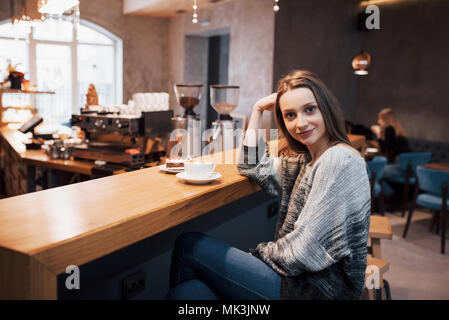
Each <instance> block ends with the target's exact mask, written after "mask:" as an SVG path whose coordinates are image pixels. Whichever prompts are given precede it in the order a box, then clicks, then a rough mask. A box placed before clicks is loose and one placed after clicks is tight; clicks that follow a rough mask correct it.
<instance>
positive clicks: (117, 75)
mask: <svg viewBox="0 0 449 320" xmlns="http://www.w3.org/2000/svg"><path fill="white" fill-rule="evenodd" d="M6 23H11V21H10V20H9V19H7V20H3V21H0V25H2V24H6ZM80 24H81V25H83V26H84V27H87V28H90V29H93V30H94V31H96V32H99V33H101V34H102V35H104V36H105V37H107V38H108V39H110V40H111V41H112V44H102V43H92V42H85V41H78V37H77V29H76V28H73V38H72V41H59V40H37V39H34V38H33V32H30V33H29V34H28V35H27V37H25V38H24V37H13V36H11V37H6V36H0V39H8V40H14V39H17V40H22V41H25V42H26V44H27V49H28V66H29V76H30V81H31V82H32V83H37V65H36V61H37V60H36V59H37V57H36V47H37V45H38V44H56V45H65V46H69V47H70V49H71V56H72V63H71V65H72V113H74V114H78V113H79V111H80V110H79V109H80V107H82V106H81V103H82V101H78V100H79V99H78V97H79V95H80V92H78V45H86V44H87V45H94V46H107V47H113V48H114V59H113V61H114V71H113V74H114V79H113V84H114V90H113V91H114V97H113V101H114V103H115V104H123V41H122V39H121V38H120V37H119V36H117V35H115V34H114V33H112V32H110V31H109V30H107V29H105V28H103V27H101V26H99V25H97V24H95V23H93V22H91V21H88V20H85V19H80Z"/></svg>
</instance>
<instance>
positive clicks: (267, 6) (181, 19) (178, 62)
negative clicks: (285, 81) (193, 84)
mask: <svg viewBox="0 0 449 320" xmlns="http://www.w3.org/2000/svg"><path fill="white" fill-rule="evenodd" d="M198 14H199V20H200V21H201V20H202V19H205V18H207V19H208V20H209V25H207V26H202V25H200V24H198V25H194V24H193V23H192V13H185V14H182V15H179V16H177V17H174V18H172V19H171V20H170V25H169V32H168V38H169V88H170V97H171V105H172V106H173V108H174V110H175V114H176V113H179V114H181V113H182V112H181V110H180V108H179V107H178V106H177V103H176V100H175V95H174V92H173V85H174V84H175V83H176V82H184V81H187V80H193V79H192V77H191V75H188V74H185V70H186V68H185V66H184V64H185V63H186V61H188V59H189V58H191V57H186V55H185V53H186V37H187V36H203V37H208V36H212V35H217V34H224V33H227V32H229V33H230V56H229V83H230V84H237V85H240V99H239V105H238V107H237V108H236V109H235V111H234V113H239V114H245V115H247V116H249V115H250V113H251V107H252V105H253V104H254V103H255V102H256V101H257V100H258V99H259V98H261V97H262V96H264V95H268V94H270V93H271V92H272V86H273V52H274V12H273V1H272V0H244V1H242V0H235V1H232V2H229V3H226V4H223V5H218V6H216V7H213V8H210V9H204V10H199V12H198ZM189 51H191V49H189ZM199 56H200V55H197V57H199ZM186 58H187V60H186ZM204 63H207V61H206V59H205V61H204ZM187 70H188V68H187ZM196 81H198V82H203V81H204V79H197V80H196ZM206 107H209V108H211V107H210V106H205V105H203V106H199V107H197V109H196V110H195V112H196V113H200V114H204V110H201V108H206ZM270 121H271V120H270V117H269V116H268V115H267V116H266V118H264V125H265V126H269V125H270Z"/></svg>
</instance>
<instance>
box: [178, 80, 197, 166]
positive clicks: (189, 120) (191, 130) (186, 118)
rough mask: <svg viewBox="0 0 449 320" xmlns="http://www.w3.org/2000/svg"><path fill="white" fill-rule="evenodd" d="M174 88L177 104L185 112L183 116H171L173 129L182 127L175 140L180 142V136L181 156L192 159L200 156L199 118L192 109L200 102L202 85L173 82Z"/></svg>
mask: <svg viewBox="0 0 449 320" xmlns="http://www.w3.org/2000/svg"><path fill="white" fill-rule="evenodd" d="M174 89H175V94H176V99H177V101H178V104H179V105H180V106H181V107H183V108H184V109H185V112H184V115H183V116H177V117H173V118H172V124H173V129H175V130H176V129H184V131H182V132H181V134H179V133H178V134H177V141H178V142H180V140H179V138H180V137H181V136H182V158H187V159H192V158H194V157H198V156H201V120H200V117H199V115H197V114H196V113H195V112H193V109H194V108H195V107H196V106H197V105H198V104H199V103H200V99H201V94H202V91H203V85H202V84H197V83H180V84H175V86H174ZM177 152H178V151H176V150H175V152H174V153H175V154H177Z"/></svg>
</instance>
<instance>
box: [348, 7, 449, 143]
mask: <svg viewBox="0 0 449 320" xmlns="http://www.w3.org/2000/svg"><path fill="white" fill-rule="evenodd" d="M379 8H380V30H376V31H369V32H364V33H363V37H362V46H363V48H364V49H365V50H366V51H368V52H369V53H370V54H371V56H372V67H371V70H370V73H369V75H367V76H365V77H360V78H359V79H358V80H357V84H358V90H357V106H358V107H357V115H356V119H357V121H358V122H360V123H363V124H365V125H369V124H372V123H374V122H376V121H377V117H376V114H377V112H378V111H380V109H381V108H382V107H384V106H388V107H391V108H393V109H394V110H395V112H396V114H397V116H398V118H399V119H400V120H401V122H402V124H403V126H404V128H405V130H406V132H407V134H408V135H409V136H410V137H414V138H418V139H424V140H430V141H444V142H449V134H447V125H448V123H449V103H448V101H449V90H448V88H447V87H448V80H447V79H448V73H449V60H448V57H449V42H448V29H447V26H448V21H449V1H439V0H433V1H424V0H420V1H403V2H401V3H399V4H389V5H379Z"/></svg>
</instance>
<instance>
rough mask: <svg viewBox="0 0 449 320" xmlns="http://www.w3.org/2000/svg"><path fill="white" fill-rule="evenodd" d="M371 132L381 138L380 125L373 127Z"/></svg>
mask: <svg viewBox="0 0 449 320" xmlns="http://www.w3.org/2000/svg"><path fill="white" fill-rule="evenodd" d="M371 131H372V132H373V133H374V134H375V135H376V136H377V139H379V138H380V127H379V126H378V125H374V126H371Z"/></svg>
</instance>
